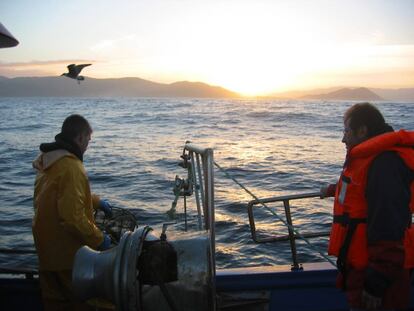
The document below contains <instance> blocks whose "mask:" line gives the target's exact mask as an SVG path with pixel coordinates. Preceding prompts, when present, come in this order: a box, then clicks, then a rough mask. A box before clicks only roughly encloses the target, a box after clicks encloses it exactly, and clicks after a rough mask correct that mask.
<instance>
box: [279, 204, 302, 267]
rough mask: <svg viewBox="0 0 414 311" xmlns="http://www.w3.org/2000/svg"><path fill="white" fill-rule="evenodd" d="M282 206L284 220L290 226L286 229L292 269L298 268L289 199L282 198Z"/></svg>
mask: <svg viewBox="0 0 414 311" xmlns="http://www.w3.org/2000/svg"><path fill="white" fill-rule="evenodd" d="M283 206H284V207H285V215H286V222H287V223H288V224H289V225H290V227H288V231H289V242H290V249H291V252H292V260H293V267H292V270H298V269H299V264H298V259H297V253H296V240H295V235H294V232H293V230H292V227H291V226H292V225H293V224H292V217H291V214H290V206H289V200H283Z"/></svg>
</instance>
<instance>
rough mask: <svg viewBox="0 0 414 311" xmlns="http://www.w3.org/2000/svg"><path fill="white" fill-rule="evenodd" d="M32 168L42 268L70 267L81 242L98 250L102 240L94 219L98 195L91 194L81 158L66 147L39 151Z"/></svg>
mask: <svg viewBox="0 0 414 311" xmlns="http://www.w3.org/2000/svg"><path fill="white" fill-rule="evenodd" d="M33 167H34V168H36V169H37V171H38V174H37V176H36V181H35V189H34V198H33V203H34V210H35V215H34V218H33V224H32V230H33V237H34V241H35V245H36V249H37V254H38V257H39V270H48V271H59V270H71V269H72V265H73V262H74V257H75V254H76V252H77V250H78V249H79V248H80V247H81V246H82V245H88V246H89V247H91V248H93V249H97V247H98V246H99V245H100V244H101V243H102V242H103V234H102V232H101V231H100V230H99V229H98V227H97V226H96V225H95V222H94V218H93V212H94V209H96V208H98V205H99V197H98V196H96V195H93V194H91V191H90V187H89V181H88V177H87V175H86V171H85V168H84V167H83V164H82V161H80V160H79V159H78V158H77V157H76V156H75V155H73V154H72V153H70V152H68V151H66V150H63V149H59V150H54V151H51V152H47V153H42V154H40V155H39V157H38V158H37V159H36V160H35V161H33Z"/></svg>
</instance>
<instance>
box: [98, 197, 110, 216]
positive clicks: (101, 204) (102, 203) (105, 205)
mask: <svg viewBox="0 0 414 311" xmlns="http://www.w3.org/2000/svg"><path fill="white" fill-rule="evenodd" d="M99 208H100V209H101V210H102V211H103V212H104V213H105V216H106V217H112V206H111V204H109V202H108V201H107V200H100V201H99Z"/></svg>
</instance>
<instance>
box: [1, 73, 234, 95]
mask: <svg viewBox="0 0 414 311" xmlns="http://www.w3.org/2000/svg"><path fill="white" fill-rule="evenodd" d="M26 96H30V97H32V96H34V97H36V96H39V97H201V98H203V97H205V98H208V97H211V98H235V97H240V95H238V94H237V93H235V92H232V91H229V90H226V89H224V88H222V87H219V86H211V85H208V84H205V83H201V82H187V81H181V82H175V83H171V84H163V83H156V82H152V81H148V80H144V79H140V78H118V79H94V78H86V80H85V81H82V82H80V83H79V84H78V83H77V82H76V80H69V79H68V78H66V77H20V78H12V79H9V78H6V77H0V97H26Z"/></svg>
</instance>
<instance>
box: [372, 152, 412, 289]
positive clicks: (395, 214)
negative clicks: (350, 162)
mask: <svg viewBox="0 0 414 311" xmlns="http://www.w3.org/2000/svg"><path fill="white" fill-rule="evenodd" d="M412 180H413V172H412V171H410V169H409V168H408V167H407V166H406V165H405V163H404V162H403V160H402V159H401V158H400V157H399V156H398V154H397V153H395V152H384V153H382V154H380V155H379V156H378V157H377V158H376V159H375V160H374V161H373V162H372V165H371V167H370V169H369V172H368V179H367V188H366V198H367V202H368V217H367V240H368V268H367V272H366V276H365V290H366V291H367V292H369V293H370V294H372V295H375V296H378V297H382V296H383V294H384V292H385V290H386V289H387V288H388V286H389V285H390V284H391V283H392V282H393V280H394V279H395V278H396V277H398V275H399V274H400V273H401V271H402V269H404V255H405V254H404V247H403V238H404V232H405V229H406V228H407V226H408V225H409V224H410V222H411V213H410V209H409V202H410V197H411V193H410V183H411V181H412Z"/></svg>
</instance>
